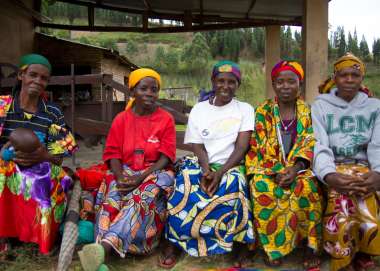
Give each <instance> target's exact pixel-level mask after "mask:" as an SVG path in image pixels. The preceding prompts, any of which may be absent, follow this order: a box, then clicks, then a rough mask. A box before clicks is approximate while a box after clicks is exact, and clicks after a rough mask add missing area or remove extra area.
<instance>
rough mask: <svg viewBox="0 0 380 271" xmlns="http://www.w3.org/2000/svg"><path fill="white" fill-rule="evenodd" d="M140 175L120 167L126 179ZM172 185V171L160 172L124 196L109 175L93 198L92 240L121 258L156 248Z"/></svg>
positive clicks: (125, 167) (137, 172) (164, 220)
mask: <svg viewBox="0 0 380 271" xmlns="http://www.w3.org/2000/svg"><path fill="white" fill-rule="evenodd" d="M141 173H142V171H132V170H131V169H130V168H128V167H127V166H125V165H124V174H125V175H126V176H127V175H136V174H141ZM173 182H174V173H173V172H172V171H170V170H160V171H156V172H154V173H152V174H151V175H150V176H148V177H147V178H146V179H145V180H144V181H143V182H142V184H140V186H138V187H137V188H136V189H134V190H133V191H132V192H129V193H127V194H125V193H122V192H120V191H119V190H118V188H117V186H116V180H114V179H113V175H112V174H109V175H108V176H107V177H106V180H105V181H104V182H102V184H101V186H100V188H99V191H98V193H97V197H96V205H95V210H96V223H95V225H96V226H95V235H96V241H97V242H106V243H108V244H110V245H111V246H112V247H113V248H114V249H115V250H116V251H117V252H118V253H119V255H120V256H121V257H124V256H125V254H126V253H127V252H130V253H134V254H145V253H149V252H151V251H152V250H153V249H154V248H155V247H157V245H158V243H159V241H160V238H161V233H162V231H163V229H164V225H165V222H166V217H167V211H166V200H167V197H168V195H169V194H170V193H171V191H172V189H173ZM107 183H108V184H107Z"/></svg>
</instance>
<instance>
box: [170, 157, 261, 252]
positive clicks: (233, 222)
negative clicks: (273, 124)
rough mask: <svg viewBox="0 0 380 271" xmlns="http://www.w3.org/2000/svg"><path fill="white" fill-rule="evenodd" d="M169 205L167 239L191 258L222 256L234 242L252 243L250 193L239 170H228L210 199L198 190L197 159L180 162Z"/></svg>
mask: <svg viewBox="0 0 380 271" xmlns="http://www.w3.org/2000/svg"><path fill="white" fill-rule="evenodd" d="M177 166H178V171H177V175H176V179H175V182H176V183H175V191H174V192H173V194H172V195H171V197H170V198H169V201H168V210H169V217H168V223H167V228H166V238H167V239H168V240H169V241H171V242H172V243H173V244H175V245H176V246H178V247H179V248H181V249H183V250H184V251H186V252H187V253H188V254H190V255H191V256H209V255H214V254H223V253H227V252H230V251H231V250H232V246H233V242H241V243H248V244H249V243H254V242H255V238H254V232H253V228H252V214H251V206H250V202H249V200H248V196H249V194H248V193H249V191H248V186H247V183H246V179H245V177H244V174H243V173H242V172H241V171H240V170H239V167H234V168H232V169H230V170H229V171H228V172H227V173H226V174H225V175H224V176H223V178H222V180H221V183H220V185H219V188H218V190H217V191H216V192H215V194H214V195H213V196H212V197H211V198H210V197H209V196H208V195H207V194H206V193H205V192H203V190H202V189H201V188H200V180H201V176H202V172H201V168H200V166H199V164H198V161H197V159H196V158H195V157H194V158H193V157H185V158H184V159H183V160H181V161H179V162H178V164H177Z"/></svg>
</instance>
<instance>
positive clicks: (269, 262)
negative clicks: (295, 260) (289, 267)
mask: <svg viewBox="0 0 380 271" xmlns="http://www.w3.org/2000/svg"><path fill="white" fill-rule="evenodd" d="M264 263H265V264H266V265H267V266H269V267H279V266H281V265H282V258H278V259H270V258H269V256H268V255H265V256H264Z"/></svg>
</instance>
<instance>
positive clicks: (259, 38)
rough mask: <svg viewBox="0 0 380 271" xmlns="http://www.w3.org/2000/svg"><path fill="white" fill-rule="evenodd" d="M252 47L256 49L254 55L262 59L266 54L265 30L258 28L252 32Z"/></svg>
mask: <svg viewBox="0 0 380 271" xmlns="http://www.w3.org/2000/svg"><path fill="white" fill-rule="evenodd" d="M252 43H253V44H252V45H251V46H252V47H255V49H256V51H254V54H255V56H256V57H259V58H262V57H264V54H265V34H264V28H262V27H256V28H254V29H253V31H252Z"/></svg>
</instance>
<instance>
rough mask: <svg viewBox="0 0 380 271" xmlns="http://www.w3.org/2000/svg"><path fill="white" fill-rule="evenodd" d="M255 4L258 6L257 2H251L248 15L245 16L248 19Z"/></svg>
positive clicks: (253, 0) (254, 0)
mask: <svg viewBox="0 0 380 271" xmlns="http://www.w3.org/2000/svg"><path fill="white" fill-rule="evenodd" d="M255 4H256V0H252V1H251V4H250V5H249V8H248V11H247V14H246V16H245V17H246V18H247V19H248V18H249V14H250V13H251V11H252V10H253V8H254V6H255Z"/></svg>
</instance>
